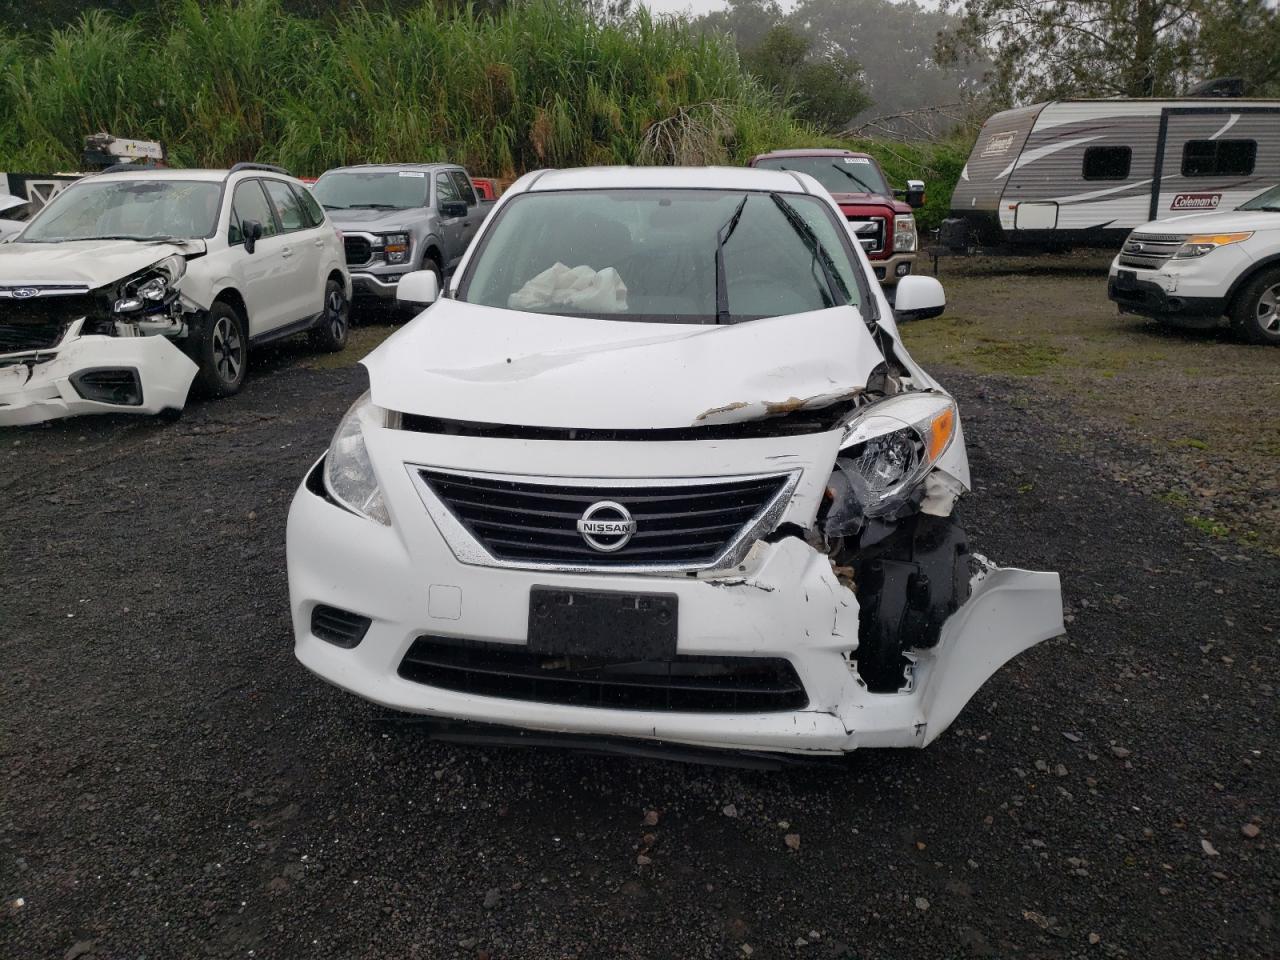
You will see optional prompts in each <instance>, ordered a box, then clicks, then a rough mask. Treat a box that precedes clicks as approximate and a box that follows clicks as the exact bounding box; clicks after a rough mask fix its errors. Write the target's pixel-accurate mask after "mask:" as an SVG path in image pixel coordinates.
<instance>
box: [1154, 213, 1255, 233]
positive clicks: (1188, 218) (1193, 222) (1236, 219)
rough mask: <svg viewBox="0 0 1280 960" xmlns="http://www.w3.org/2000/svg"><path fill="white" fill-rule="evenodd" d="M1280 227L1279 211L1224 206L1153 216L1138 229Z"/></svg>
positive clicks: (1231, 230)
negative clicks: (1216, 209)
mask: <svg viewBox="0 0 1280 960" xmlns="http://www.w3.org/2000/svg"><path fill="white" fill-rule="evenodd" d="M1276 228H1280V214H1277V213H1267V212H1266V211H1265V210H1224V211H1222V212H1221V213H1188V214H1184V215H1183V216H1180V217H1166V218H1165V219H1163V220H1153V221H1151V222H1150V223H1144V224H1143V225H1142V226H1140V227H1138V228H1137V229H1136V230H1135V231H1134V232H1135V233H1186V234H1191V233H1236V232H1239V231H1242V230H1268V229H1276Z"/></svg>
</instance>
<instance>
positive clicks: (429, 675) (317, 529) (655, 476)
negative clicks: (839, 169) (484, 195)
mask: <svg viewBox="0 0 1280 960" xmlns="http://www.w3.org/2000/svg"><path fill="white" fill-rule="evenodd" d="M398 297H399V298H400V300H401V301H403V302H405V303H407V304H414V305H417V306H418V307H427V309H425V310H424V311H423V312H422V313H421V314H420V315H419V316H418V317H417V318H416V319H414V320H412V321H411V322H409V323H408V324H407V325H405V326H404V327H403V328H401V329H400V330H398V331H397V332H396V333H394V334H393V335H392V336H391V337H390V338H389V339H388V340H387V341H385V342H384V343H383V344H382V345H381V346H379V347H378V348H377V349H375V350H374V351H373V352H372V353H371V354H370V355H369V356H367V357H366V358H365V359H364V361H363V364H364V366H365V368H366V369H367V372H368V376H369V391H368V392H367V393H366V394H365V395H364V396H362V397H360V398H359V399H358V400H357V401H356V402H355V403H354V404H353V405H352V406H351V408H350V409H349V410H348V411H347V413H346V415H345V416H344V417H343V418H342V420H341V421H340V423H339V424H338V426H337V429H336V431H335V433H334V435H333V440H332V442H331V444H330V446H329V448H328V450H327V451H326V452H324V454H323V456H321V457H320V459H319V460H318V461H317V462H316V463H315V465H314V466H313V468H312V469H311V470H310V471H309V472H308V474H307V475H306V477H305V478H304V480H303V482H302V484H301V486H300V487H299V489H298V491H297V493H296V495H295V497H294V500H293V504H292V507H291V509H290V514H289V523H288V572H289V588H290V601H291V606H292V617H293V626H294V631H295V640H296V655H297V657H298V659H299V660H300V661H301V663H302V664H303V665H304V666H305V667H306V668H307V669H309V670H310V671H312V672H313V673H315V674H316V675H318V676H319V677H321V678H323V679H325V680H327V681H329V682H330V683H333V684H335V685H337V686H339V687H341V688H344V689H346V690H348V691H350V692H352V693H354V694H356V695H358V696H361V697H364V698H366V699H368V700H371V701H374V702H376V703H379V704H382V705H384V706H387V707H390V708H393V709H396V710H400V711H406V712H409V713H416V714H422V715H425V716H426V717H428V718H432V719H433V720H434V721H438V722H440V723H441V724H448V725H451V726H462V727H467V728H474V729H476V730H490V731H492V730H500V731H508V732H511V733H512V735H515V734H516V733H517V732H521V731H522V732H525V733H528V732H530V731H532V732H535V733H536V734H538V735H544V736H548V737H567V738H572V739H575V740H580V739H581V738H582V737H584V736H585V737H588V738H599V739H600V741H601V742H603V741H608V742H610V743H622V744H631V745H643V744H648V745H650V746H652V745H654V744H655V743H657V744H667V745H671V746H673V747H679V748H713V749H721V750H729V751H746V752H764V753H769V754H777V755H780V754H800V755H809V756H813V755H824V754H827V755H840V754H844V753H847V752H849V751H852V750H854V749H857V748H859V747H923V746H925V745H927V744H928V743H930V742H931V741H932V740H934V739H935V738H936V737H938V736H939V735H940V734H941V733H942V732H943V731H944V730H946V729H947V727H948V726H949V725H950V724H951V723H952V721H953V720H955V718H956V716H957V715H958V714H959V712H960V711H961V709H962V708H963V707H964V705H965V704H966V703H967V702H968V701H969V699H970V698H971V697H972V696H973V695H974V693H975V692H976V691H977V690H978V688H979V687H980V686H981V685H982V684H983V683H984V682H985V681H986V680H987V679H988V678H989V677H990V676H991V675H992V674H993V673H994V672H995V671H996V670H998V669H999V668H1000V667H1001V666H1002V665H1003V664H1004V663H1005V662H1006V661H1008V660H1009V659H1010V658H1012V657H1013V656H1015V655H1017V654H1018V653H1020V652H1022V651H1024V650H1026V649H1027V648H1029V647H1031V646H1033V645H1034V644H1036V643H1039V642H1040V641H1042V640H1045V639H1048V638H1050V637H1054V636H1057V635H1059V634H1060V633H1062V632H1063V619H1062V599H1061V592H1060V588H1059V582H1058V575H1057V574H1056V573H1044V572H1031V571H1025V570H1019V569H1013V568H1006V567H998V566H996V565H994V564H993V563H991V562H990V561H988V560H987V559H986V558H984V557H983V556H982V555H981V554H980V553H979V552H978V549H977V545H976V544H975V545H971V544H970V543H969V541H968V538H967V537H966V536H965V533H964V530H963V529H962V528H961V526H960V524H959V522H958V520H957V517H956V515H955V513H954V508H955V505H956V501H957V500H958V498H960V497H961V496H962V495H964V494H965V493H966V492H967V491H968V489H969V486H970V477H969V464H968V459H967V455H966V452H965V441H964V431H963V428H962V424H961V417H960V413H959V411H958V410H957V407H956V404H955V401H954V400H953V399H952V398H951V397H950V396H949V395H948V394H947V392H946V391H945V390H944V389H943V388H942V387H941V386H940V385H939V384H938V383H937V382H936V381H935V380H934V379H933V378H931V377H930V376H929V374H928V373H926V372H925V371H924V370H923V369H921V368H920V367H919V366H918V365H917V364H916V363H915V362H914V361H913V360H912V359H911V357H910V355H909V354H908V353H907V351H906V349H905V348H904V347H903V344H902V340H901V338H900V337H899V333H898V326H897V324H898V322H899V321H900V320H902V319H907V318H917V317H926V316H936V315H938V314H939V313H941V312H942V310H943V308H944V304H945V300H944V297H943V292H942V288H941V286H940V285H939V284H938V282H937V281H936V280H934V279H932V278H928V277H921V276H907V277H904V278H903V279H902V280H901V281H900V282H899V284H898V288H897V295H896V303H895V307H894V309H893V310H891V309H890V307H889V305H888V302H887V301H886V299H885V297H884V296H883V294H882V293H881V292H880V285H879V284H878V283H877V282H876V277H875V274H874V272H873V270H872V267H871V264H870V263H869V261H868V259H867V257H866V255H865V253H864V251H863V250H862V249H861V245H860V244H859V242H858V239H857V237H856V236H855V235H854V234H853V233H852V232H851V230H850V226H849V223H848V222H847V221H846V219H845V218H844V217H843V216H842V215H841V211H840V208H839V207H838V206H837V205H836V203H835V202H834V201H833V200H832V198H831V196H830V195H829V194H828V193H827V192H826V191H825V190H824V189H823V188H822V187H821V186H820V184H819V183H818V182H817V181H816V180H814V179H813V178H811V177H809V176H808V175H806V174H803V173H798V172H794V171H782V170H766V169H742V168H733V169H730V168H714V169H695V168H674V169H668V168H663V169H657V168H654V169H647V168H630V169H629V168H610V169H583V170H564V171H540V172H537V173H531V174H528V175H526V176H525V177H523V178H522V179H520V180H518V181H517V182H516V183H515V184H514V185H513V186H512V187H511V189H510V190H508V191H507V192H506V193H505V194H504V195H503V196H502V198H501V199H500V201H499V202H498V204H497V205H496V207H495V208H494V210H493V212H492V213H491V214H490V215H489V217H488V218H487V220H486V221H485V223H484V225H483V226H482V227H481V228H480V230H479V231H478V233H477V235H476V237H475V239H474V240H473V242H472V243H471V245H470V246H469V248H468V250H467V253H466V255H465V256H464V257H463V258H462V260H461V262H460V263H459V265H458V269H457V270H456V271H455V272H454V273H453V274H452V276H451V278H450V280H449V286H448V289H447V290H446V291H441V290H440V289H439V285H438V280H437V277H436V274H435V273H434V272H432V271H421V272H416V273H410V274H407V275H406V276H404V277H403V278H402V279H401V280H400V282H399V287H398ZM428 304H429V307H428V306H427V305H428ZM895 311H896V312H895Z"/></svg>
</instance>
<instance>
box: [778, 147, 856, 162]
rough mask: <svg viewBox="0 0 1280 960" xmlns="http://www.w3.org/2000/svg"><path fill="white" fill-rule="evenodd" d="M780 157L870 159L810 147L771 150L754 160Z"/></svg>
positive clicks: (833, 149) (832, 149) (848, 151)
mask: <svg viewBox="0 0 1280 960" xmlns="http://www.w3.org/2000/svg"><path fill="white" fill-rule="evenodd" d="M780 157H867V158H868V159H870V158H871V154H869V153H861V152H859V151H857V150H841V149H839V148H834V147H810V148H807V149H799V150H771V151H770V152H769V153H762V154H760V155H759V156H757V157H755V158H754V159H756V160H765V159H777V158H780Z"/></svg>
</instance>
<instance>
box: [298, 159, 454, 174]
mask: <svg viewBox="0 0 1280 960" xmlns="http://www.w3.org/2000/svg"><path fill="white" fill-rule="evenodd" d="M444 169H448V170H461V169H462V165H461V164H457V163H443V162H436V163H353V164H350V165H349V166H345V167H330V168H329V169H328V170H326V171H325V173H335V172H336V171H338V170H444ZM321 176H324V174H323V173H322V174H321Z"/></svg>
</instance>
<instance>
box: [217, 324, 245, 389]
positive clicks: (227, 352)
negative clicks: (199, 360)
mask: <svg viewBox="0 0 1280 960" xmlns="http://www.w3.org/2000/svg"><path fill="white" fill-rule="evenodd" d="M243 364H244V344H243V343H242V342H241V340H240V331H239V329H237V327H236V323H235V321H234V320H232V319H231V318H230V317H219V318H218V320H217V322H216V323H214V325H213V366H214V369H215V370H217V371H218V377H219V379H221V380H222V382H223V383H235V382H236V381H237V380H239V379H240V368H241V366H243Z"/></svg>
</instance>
